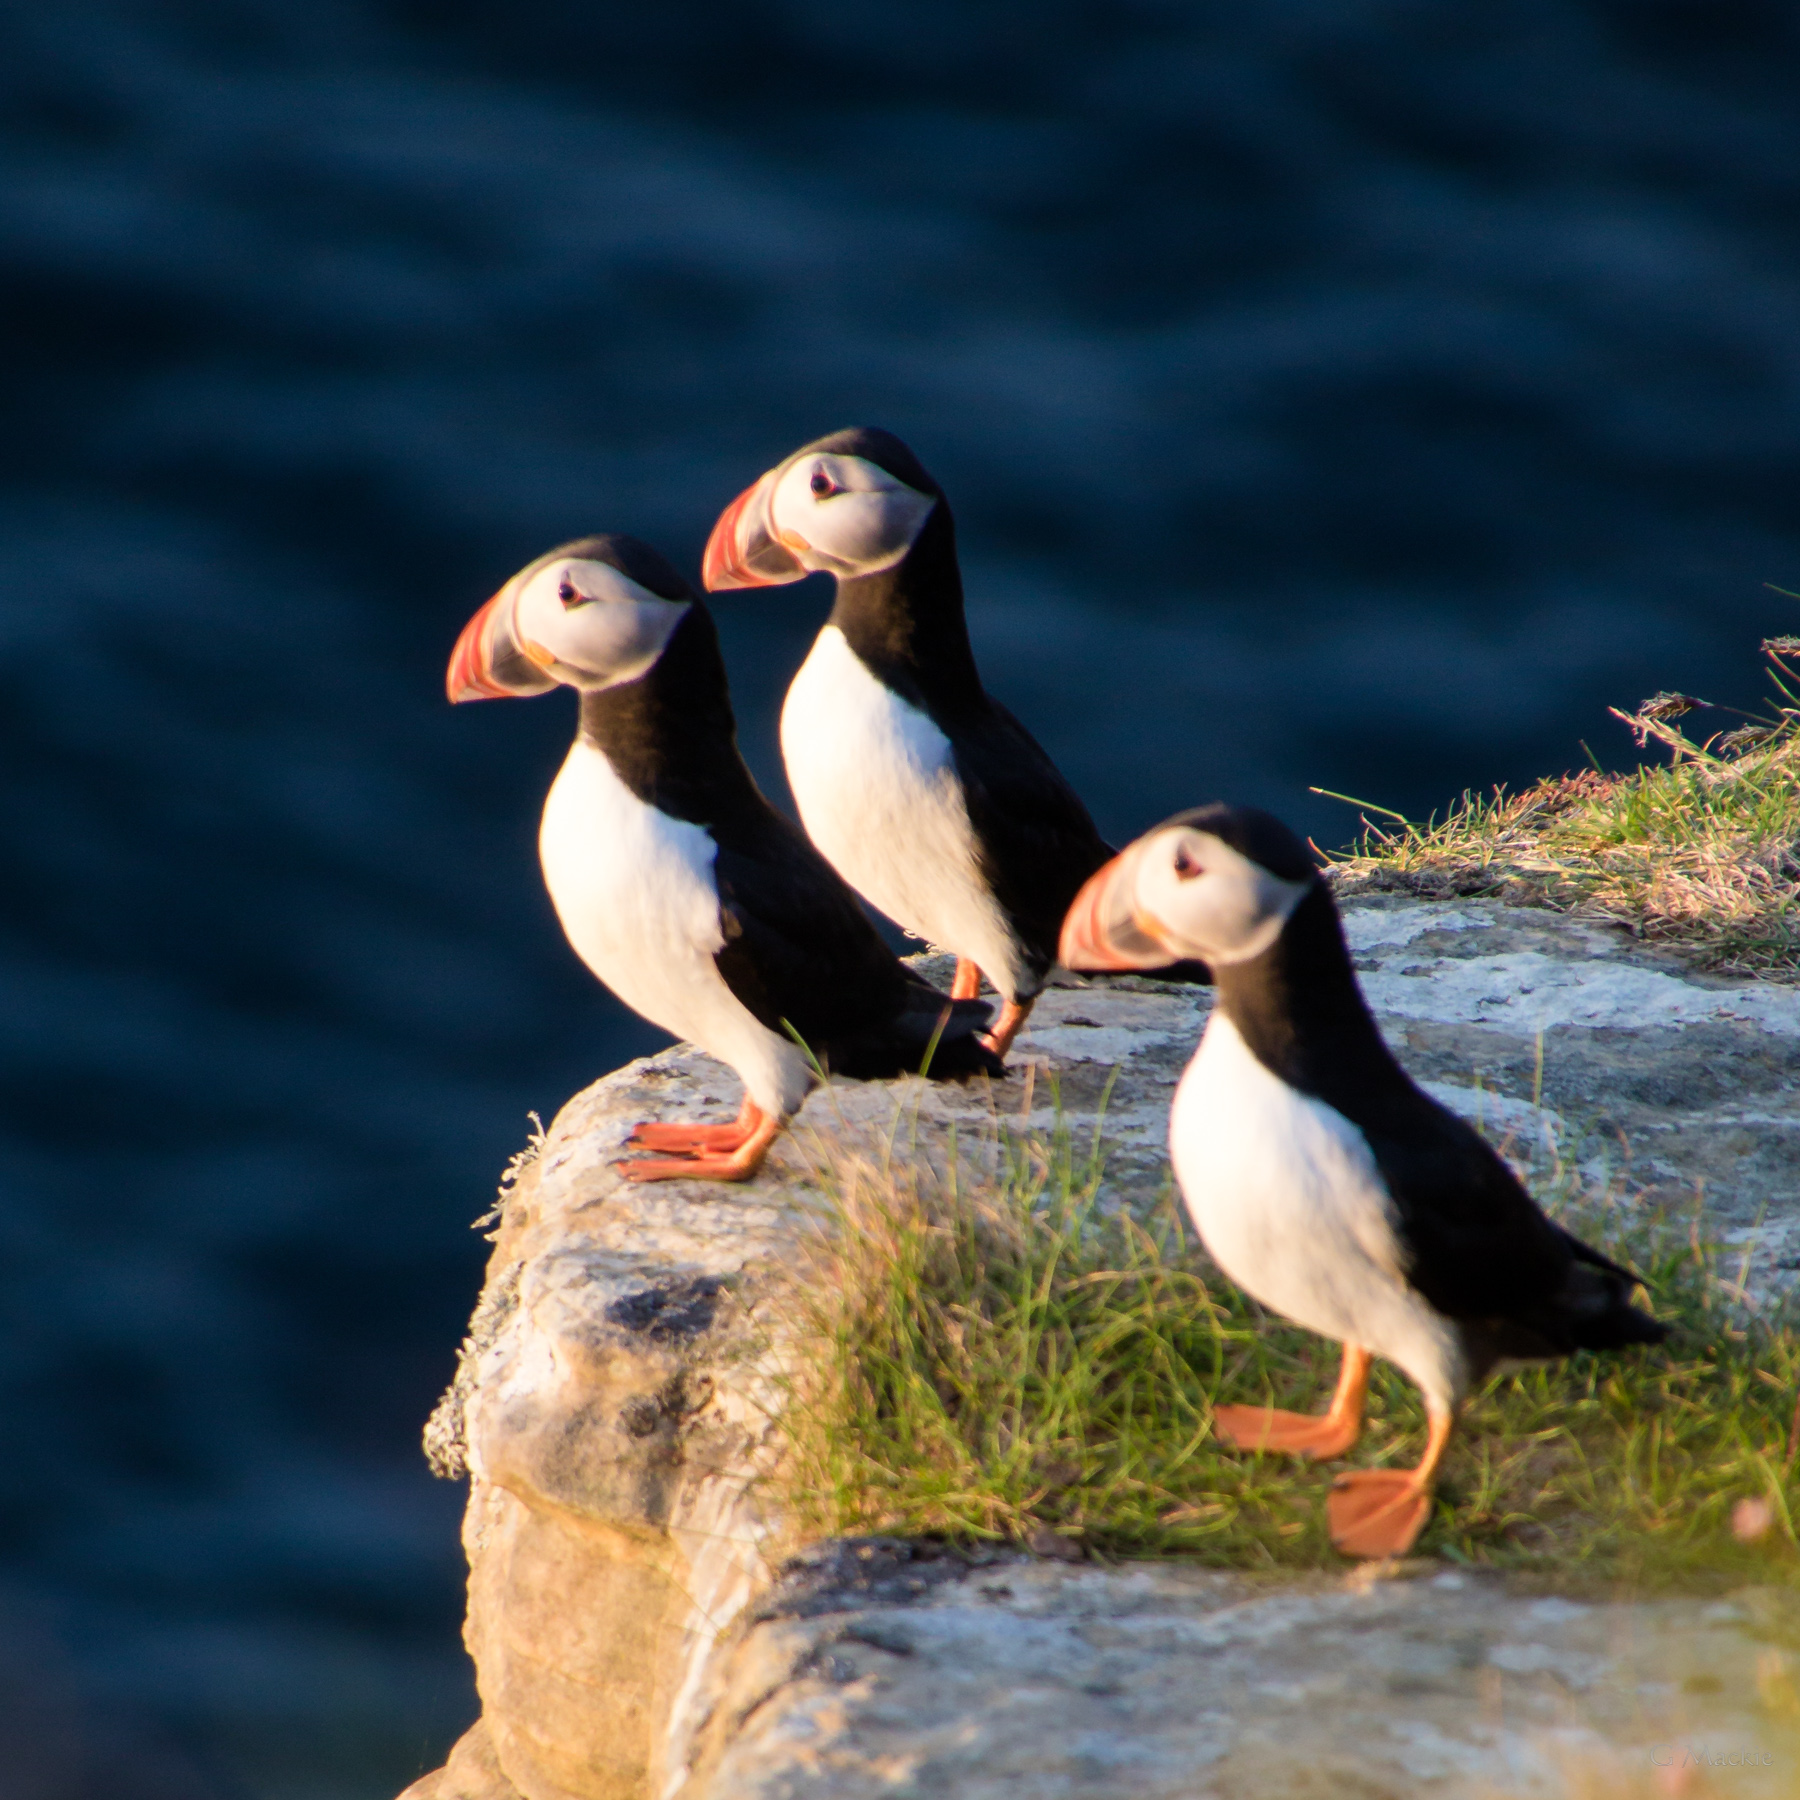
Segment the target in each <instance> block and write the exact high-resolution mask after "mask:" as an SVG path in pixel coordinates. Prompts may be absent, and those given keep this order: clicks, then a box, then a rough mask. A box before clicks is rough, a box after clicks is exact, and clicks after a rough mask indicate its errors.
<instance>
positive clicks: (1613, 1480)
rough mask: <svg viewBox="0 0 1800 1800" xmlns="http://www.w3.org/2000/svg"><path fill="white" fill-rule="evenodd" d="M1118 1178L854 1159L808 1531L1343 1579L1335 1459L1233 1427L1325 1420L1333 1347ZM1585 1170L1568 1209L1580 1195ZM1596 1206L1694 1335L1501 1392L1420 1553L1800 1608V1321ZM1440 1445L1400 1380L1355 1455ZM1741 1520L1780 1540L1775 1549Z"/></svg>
mask: <svg viewBox="0 0 1800 1800" xmlns="http://www.w3.org/2000/svg"><path fill="white" fill-rule="evenodd" d="M1102 1174H1103V1171H1102V1157H1101V1153H1100V1151H1099V1149H1098V1147H1097V1146H1095V1147H1090V1148H1087V1149H1082V1148H1080V1147H1078V1146H1076V1145H1075V1144H1073V1143H1072V1142H1071V1141H1070V1139H1069V1137H1068V1135H1067V1134H1066V1133H1059V1134H1055V1135H1053V1136H1052V1137H1051V1138H1049V1139H1044V1138H1040V1137H1033V1136H1030V1135H1018V1134H1015V1133H1012V1132H1010V1131H1006V1130H1000V1131H998V1132H996V1133H995V1134H994V1135H993V1136H992V1137H991V1138H990V1139H989V1140H988V1141H986V1142H984V1143H982V1144H980V1145H978V1146H974V1147H973V1148H972V1150H970V1151H969V1152H967V1153H965V1152H963V1151H959V1150H958V1148H957V1147H956V1146H955V1145H954V1144H952V1145H951V1146H950V1148H949V1150H948V1151H947V1152H946V1153H944V1154H942V1155H939V1156H935V1157H933V1156H928V1155H925V1154H923V1153H921V1152H919V1151H918V1150H917V1149H916V1147H915V1148H914V1149H913V1150H912V1151H909V1152H906V1153H902V1152H900V1151H897V1150H895V1149H894V1148H893V1147H892V1146H891V1145H887V1146H883V1145H875V1146H872V1147H871V1146H864V1147H862V1148H860V1149H859V1148H855V1147H846V1146H844V1145H842V1144H837V1145H833V1146H830V1147H829V1154H828V1155H827V1156H826V1157H825V1158H824V1159H823V1160H822V1163H821V1167H820V1179H821V1180H822V1181H823V1182H824V1184H825V1186H826V1188H827V1191H828V1193H829V1195H830V1198H831V1202H832V1207H833V1211H834V1214H835V1217H834V1218H833V1220H832V1222H831V1228H830V1229H829V1230H828V1231H826V1232H823V1233H822V1234H821V1237H820V1240H819V1242H818V1245H817V1248H816V1266H815V1267H814V1268H813V1269H812V1270H811V1271H810V1275H811V1279H810V1280H809V1281H808V1282H807V1283H806V1284H805V1292H806V1294H807V1296H808V1298H807V1300H806V1301H805V1303H804V1304H805V1309H806V1316H805V1317H804V1320H803V1331H802V1334H801V1339H800V1343H799V1346H798V1353H797V1361H796V1364H795V1366H794V1368H793V1369H792V1371H791V1373H790V1376H789V1391H788V1396H787V1402H786V1415H785V1420H784V1424H785V1428H786V1432H787V1436H788V1440H789V1444H790V1452H789V1455H788V1457H787V1458H786V1462H785V1475H784V1478H783V1480H784V1486H785V1489H786V1494H785V1504H786V1506H787V1508H788V1509H789V1512H790V1515H791V1516H793V1517H794V1518H795V1520H796V1523H797V1524H798V1525H799V1526H800V1527H801V1528H802V1529H803V1530H806V1531H808V1532H811V1533H818V1534H833V1533H843V1532H867V1531H878V1532H891V1533H898V1534H903V1535H905V1534H918V1535H930V1536H937V1537H944V1538H949V1539H952V1540H960V1541H964V1542H979V1541H988V1542H1013V1543H1020V1544H1025V1545H1028V1546H1030V1547H1032V1548H1034V1549H1037V1550H1039V1551H1040V1552H1042V1553H1046V1554H1064V1555H1068V1556H1071V1557H1080V1556H1082V1555H1085V1554H1089V1553H1100V1554H1107V1555H1140V1556H1141V1555H1176V1554H1178V1555H1182V1556H1185V1557H1189V1558H1193V1559H1195V1560H1198V1561H1200V1562H1203V1563H1210V1564H1213V1565H1217V1566H1229V1567H1235V1568H1243V1569H1258V1568H1262V1569H1277V1568H1306V1567H1313V1568H1319V1567H1331V1566H1341V1563H1340V1562H1339V1560H1338V1558H1337V1557H1336V1555H1335V1553H1334V1552H1333V1551H1332V1550H1331V1548H1330V1545H1329V1542H1328V1539H1327V1536H1326V1532H1325V1529H1324V1519H1323V1501H1324V1496H1325V1491H1326V1488H1327V1486H1328V1483H1329V1480H1330V1472H1329V1470H1327V1469H1320V1468H1315V1467H1311V1466H1308V1465H1304V1464H1298V1463H1294V1462H1291V1461H1288V1460H1286V1459H1283V1458H1278V1457H1260V1456H1251V1455H1244V1454H1241V1453H1238V1452H1236V1451H1232V1450H1228V1449H1224V1448H1222V1447H1221V1446H1219V1445H1217V1444H1215V1443H1214V1441H1213V1439H1212V1436H1211V1427H1210V1420H1211V1410H1212V1406H1213V1402H1214V1400H1215V1399H1221V1400H1238V1401H1250V1402H1264V1401H1273V1402H1275V1403H1277V1404H1280V1405H1284V1406H1295V1407H1307V1406H1319V1405H1322V1404H1323V1401H1324V1399H1325V1398H1326V1396H1327V1395H1328V1393H1329V1389H1330V1385H1331V1381H1332V1377H1333V1375H1334V1373H1335V1347H1333V1346H1329V1345H1326V1344H1323V1343H1321V1341H1320V1340H1318V1339H1317V1338H1314V1337H1312V1336H1311V1335H1309V1334H1307V1333H1305V1332H1301V1331H1298V1330H1295V1329H1293V1328H1291V1327H1289V1326H1287V1325H1285V1324H1283V1323H1281V1322H1280V1321H1278V1320H1274V1319H1271V1318H1269V1317H1267V1316H1266V1315H1264V1314H1262V1313H1261V1312H1260V1311H1259V1310H1258V1309H1256V1308H1255V1307H1254V1306H1253V1305H1252V1304H1251V1303H1249V1302H1247V1301H1246V1300H1245V1299H1244V1298H1243V1297H1242V1296H1241V1295H1239V1294H1238V1293H1237V1292H1236V1290H1235V1289H1234V1288H1233V1287H1232V1286H1231V1285H1230V1284H1229V1283H1227V1282H1225V1281H1224V1280H1223V1279H1222V1278H1221V1277H1219V1276H1218V1274H1217V1273H1216V1271H1214V1270H1212V1269H1211V1268H1210V1266H1209V1265H1208V1264H1207V1263H1206V1262H1205V1260H1204V1258H1203V1257H1202V1256H1201V1255H1200V1254H1199V1252H1198V1251H1197V1249H1196V1247H1195V1245H1194V1243H1193V1241H1192V1240H1191V1238H1190V1237H1189V1236H1188V1235H1187V1234H1186V1232H1185V1231H1184V1230H1183V1228H1182V1223H1181V1220H1180V1218H1179V1215H1178V1213H1177V1212H1176V1210H1175V1209H1174V1207H1173V1206H1172V1205H1171V1204H1170V1203H1169V1197H1168V1195H1167V1194H1166V1193H1165V1194H1164V1196H1163V1197H1162V1199H1161V1201H1160V1202H1159V1203H1158V1204H1157V1205H1156V1206H1155V1207H1154V1208H1152V1209H1150V1211H1149V1214H1148V1218H1147V1221H1145V1220H1140V1219H1139V1218H1138V1217H1136V1216H1134V1214H1133V1213H1132V1212H1131V1211H1129V1210H1128V1209H1125V1208H1123V1207H1111V1206H1108V1205H1103V1203H1102V1199H1101V1196H1102V1192H1103V1188H1102ZM1570 1179H1571V1178H1570V1177H1568V1176H1567V1174H1566V1172H1560V1171H1558V1172H1552V1175H1551V1178H1550V1186H1549V1187H1548V1188H1545V1187H1543V1186H1542V1185H1541V1184H1540V1197H1541V1198H1543V1199H1544V1200H1545V1201H1546V1203H1548V1204H1551V1205H1553V1206H1555V1205H1557V1204H1558V1203H1559V1202H1570V1201H1573V1200H1575V1199H1576V1198H1577V1196H1576V1195H1575V1194H1574V1192H1573V1190H1572V1189H1571V1188H1570V1187H1569V1181H1570ZM1559 1183H1560V1184H1561V1190H1560V1191H1556V1190H1557V1188H1558V1184H1559ZM1564 1210H1568V1208H1567V1207H1566V1206H1565V1208H1564ZM1578 1210H1579V1211H1580V1224H1581V1227H1582V1229H1583V1230H1584V1231H1585V1232H1586V1233H1587V1234H1588V1235H1589V1236H1590V1237H1593V1238H1595V1239H1597V1240H1598V1241H1600V1242H1602V1243H1604V1244H1605V1245H1606V1246H1607V1247H1608V1248H1609V1249H1610V1250H1611V1251H1612V1252H1613V1253H1614V1254H1616V1255H1623V1256H1626V1257H1629V1258H1631V1259H1632V1261H1633V1262H1634V1264H1635V1266H1637V1267H1639V1268H1640V1269H1642V1270H1643V1271H1644V1272H1645V1274H1646V1275H1647V1276H1649V1277H1650V1279H1651V1281H1652V1282H1653V1284H1654V1290H1655V1309H1656V1310H1657V1312H1658V1313H1659V1314H1660V1315H1662V1316H1663V1317H1666V1318H1669V1319H1671V1320H1673V1321H1674V1322H1675V1323H1676V1325H1677V1331H1676V1334H1675V1336H1674V1338H1673V1340H1672V1341H1671V1343H1670V1344H1669V1345H1668V1346H1666V1347H1665V1348H1663V1349H1660V1350H1655V1351H1650V1352H1639V1353H1633V1354H1626V1355H1616V1356H1608V1357H1600V1356H1588V1355H1583V1356H1578V1357H1575V1358H1573V1359H1571V1360H1570V1361H1569V1362H1567V1363H1565V1364H1562V1365H1559V1366H1556V1367H1553V1368H1547V1369H1540V1370H1533V1371H1531V1372H1528V1373H1525V1374H1522V1375H1516V1376H1508V1377H1502V1378H1500V1379H1498V1380H1496V1381H1495V1382H1494V1383H1492V1384H1491V1385H1490V1386H1489V1387H1488V1388H1487V1389H1486V1390H1485V1391H1484V1392H1483V1393H1481V1394H1480V1395H1478V1396H1477V1397H1476V1399H1475V1400H1474V1402H1473V1404H1472V1405H1471V1406H1470V1408H1469V1411H1468V1414H1467V1419H1466V1429H1465V1430H1464V1431H1463V1432H1462V1433H1461V1434H1460V1436H1459V1438H1458V1440H1457V1443H1456V1446H1455V1448H1454V1449H1453V1451H1452V1455H1451V1458H1450V1460H1449V1462H1448V1464H1447V1467H1446V1471H1445V1476H1444V1480H1443V1483H1442V1486H1441V1489H1440V1495H1439V1504H1438V1506H1437V1508H1436V1510H1435V1513H1434V1516H1433V1519H1432V1522H1431V1524H1430V1525H1429V1527H1428V1528H1427V1533H1426V1536H1425V1538H1424V1539H1423V1540H1422V1543H1421V1550H1422V1552H1424V1553H1426V1554H1433V1555H1437V1556H1442V1557H1445V1558H1448V1559H1451V1560H1455V1561H1459V1562H1464V1563H1469V1564H1480V1565H1487V1566H1493V1567H1504V1568H1508V1569H1512V1570H1515V1571H1519V1572H1521V1573H1525V1574H1530V1573H1532V1572H1540V1573H1542V1574H1543V1575H1544V1576H1545V1577H1546V1578H1547V1579H1549V1580H1553V1581H1554V1582H1555V1584H1556V1585H1557V1586H1558V1588H1559V1589H1560V1590H1562V1591H1567V1590H1568V1589H1569V1588H1570V1587H1571V1585H1573V1586H1576V1587H1580V1586H1583V1585H1587V1586H1595V1587H1600V1588H1620V1587H1624V1588H1629V1589H1631V1590H1634V1591H1646V1590H1655V1589H1658V1588H1668V1587H1694V1586H1699V1587H1708V1588H1711V1587H1730V1586H1736V1585H1741V1584H1743V1583H1746V1582H1754V1583H1762V1584H1775V1585H1794V1586H1796V1587H1800V1539H1797V1537H1796V1532H1795V1521H1796V1516H1797V1515H1800V1479H1797V1477H1796V1462H1797V1461H1800V1412H1797V1411H1796V1405H1795V1396H1796V1395H1797V1394H1800V1332H1796V1330H1795V1328H1794V1325H1793V1323H1792V1321H1791V1320H1789V1319H1787V1318H1785V1317H1769V1316H1764V1315H1762V1314H1760V1313H1758V1312H1757V1311H1756V1310H1755V1309H1754V1308H1749V1307H1746V1306H1745V1304H1744V1303H1743V1297H1742V1294H1741V1290H1740V1288H1739V1287H1738V1286H1737V1284H1736V1283H1735V1282H1733V1281H1732V1280H1730V1279H1728V1278H1727V1277H1726V1276H1725V1275H1723V1274H1722V1273H1721V1271H1720V1268H1719V1266H1718V1262H1717V1258H1716V1256H1715V1253H1714V1252H1713V1250H1712V1249H1711V1248H1709V1246H1708V1245H1707V1244H1706V1243H1705V1241H1704V1240H1703V1238H1702V1237H1701V1236H1700V1234H1699V1232H1698V1229H1697V1227H1696V1226H1694V1225H1693V1224H1691V1223H1689V1222H1680V1223H1675V1224H1672V1223H1670V1222H1667V1221H1635V1222H1634V1221H1632V1220H1631V1218H1630V1216H1629V1215H1628V1214H1627V1213H1626V1212H1625V1211H1624V1210H1622V1209H1621V1208H1619V1207H1618V1206H1616V1205H1610V1204H1607V1203H1606V1202H1605V1199H1604V1197H1603V1196H1593V1195H1589V1196H1588V1197H1587V1201H1586V1204H1585V1205H1584V1206H1583V1207H1581V1208H1580V1209H1578ZM1739 1279H1740V1280H1741V1271H1740V1272H1739ZM1422 1438H1423V1417H1422V1413H1421V1409H1420V1407H1419V1403H1418V1398H1417V1395H1416V1394H1415V1393H1414V1391H1413V1390H1412V1388H1411V1387H1410V1386H1409V1385H1408V1384H1407V1383H1406V1382H1405V1381H1404V1380H1402V1379H1401V1378H1400V1377H1399V1375H1398V1374H1397V1373H1396V1372H1394V1371H1392V1370H1388V1369H1386V1368H1381V1369H1380V1370H1379V1372H1378V1375H1377V1378H1376V1380H1375V1383H1374V1385H1373V1388H1372V1393H1371V1419H1370V1429H1369V1431H1368V1432H1367V1434H1366V1435H1365V1438H1364V1440H1363V1443H1362V1444H1361V1445H1360V1446H1359V1448H1358V1450H1357V1451H1356V1452H1355V1453H1354V1455H1353V1458H1352V1460H1353V1461H1354V1462H1355V1463H1358V1464H1374V1465H1383V1464H1398V1463H1406V1462H1411V1461H1413V1460H1415V1459H1416V1457H1417V1455H1418V1451H1419V1447H1420V1445H1421V1443H1422ZM1745 1502H1749V1503H1751V1504H1752V1506H1753V1507H1754V1509H1755V1511H1756V1516H1758V1517H1760V1519H1761V1520H1763V1521H1766V1529H1764V1530H1763V1531H1762V1533H1761V1534H1760V1535H1759V1536H1757V1537H1756V1538H1755V1539H1754V1540H1753V1541H1748V1542H1746V1541H1742V1540H1741V1539H1740V1536H1739V1535H1738V1533H1737V1531H1734V1509H1738V1510H1737V1511H1736V1514H1735V1517H1736V1522H1737V1525H1738V1527H1739V1528H1740V1529H1741V1528H1742V1526H1743V1524H1744V1521H1745V1518H1746V1514H1745V1513H1744V1512H1743V1511H1742V1510H1741V1507H1742V1503H1745Z"/></svg>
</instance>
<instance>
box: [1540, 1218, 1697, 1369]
mask: <svg viewBox="0 0 1800 1800" xmlns="http://www.w3.org/2000/svg"><path fill="white" fill-rule="evenodd" d="M1557 1230H1558V1231H1559V1232H1560V1233H1561V1235H1562V1238H1563V1241H1564V1243H1566V1244H1567V1245H1568V1247H1569V1252H1570V1254H1571V1255H1572V1256H1573V1257H1574V1258H1575V1260H1574V1261H1573V1262H1572V1263H1571V1264H1570V1265H1569V1274H1568V1279H1567V1280H1566V1281H1565V1282H1564V1283H1563V1287H1562V1292H1561V1293H1559V1294H1558V1295H1557V1296H1556V1297H1555V1299H1554V1301H1552V1303H1551V1304H1552V1306H1553V1307H1554V1309H1555V1312H1556V1314H1557V1318H1558V1322H1559V1323H1561V1324H1562V1325H1563V1326H1564V1327H1565V1329H1566V1331H1567V1333H1568V1337H1569V1343H1570V1347H1571V1348H1572V1349H1576V1350H1623V1349H1624V1348H1625V1347H1626V1346H1627V1345H1629V1344H1660V1343H1661V1342H1662V1341H1663V1339H1664V1338H1666V1337H1667V1336H1668V1335H1669V1328H1668V1326H1666V1325H1665V1324H1663V1322H1662V1321H1661V1320H1660V1319H1653V1318H1651V1317H1650V1315H1649V1314H1648V1313H1646V1312H1640V1311H1639V1310H1638V1309H1637V1308H1636V1307H1635V1306H1633V1305H1632V1304H1631V1295H1632V1290H1633V1289H1634V1288H1638V1287H1641V1286H1643V1285H1644V1282H1643V1278H1642V1277H1641V1276H1638V1275H1634V1274H1633V1273H1632V1272H1631V1270H1629V1269H1625V1268H1621V1267H1620V1266H1619V1264H1617V1263H1616V1262H1614V1261H1613V1260H1612V1259H1611V1257H1608V1256H1603V1255H1602V1254H1601V1253H1600V1252H1599V1251H1598V1250H1596V1249H1594V1248H1593V1246H1592V1245H1591V1244H1584V1243H1583V1242H1582V1241H1581V1239H1580V1238H1578V1237H1577V1236H1576V1235H1575V1234H1574V1232H1572V1231H1569V1230H1567V1229H1566V1228H1565V1227H1563V1226H1560V1225H1559V1226H1558V1227H1557Z"/></svg>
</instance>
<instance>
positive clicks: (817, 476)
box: [812, 469, 844, 500]
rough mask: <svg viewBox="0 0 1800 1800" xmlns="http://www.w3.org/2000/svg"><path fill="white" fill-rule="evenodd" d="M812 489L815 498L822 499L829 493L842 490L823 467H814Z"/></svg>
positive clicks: (839, 492) (838, 492)
mask: <svg viewBox="0 0 1800 1800" xmlns="http://www.w3.org/2000/svg"><path fill="white" fill-rule="evenodd" d="M812 491H813V498H814V499H815V500H823V499H825V497H826V496H827V495H829V494H841V493H842V492H843V491H844V490H843V489H842V488H841V487H839V486H838V484H837V483H836V482H835V481H833V480H832V479H831V477H830V476H829V475H827V474H826V473H825V471H824V470H823V469H814V470H813V474H812Z"/></svg>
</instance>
